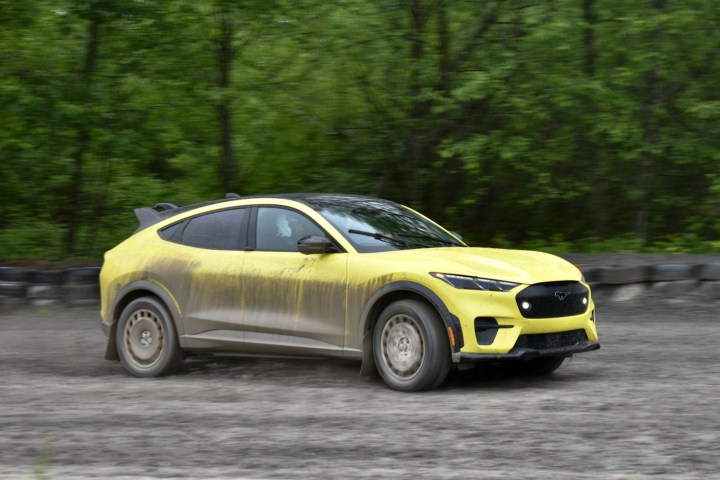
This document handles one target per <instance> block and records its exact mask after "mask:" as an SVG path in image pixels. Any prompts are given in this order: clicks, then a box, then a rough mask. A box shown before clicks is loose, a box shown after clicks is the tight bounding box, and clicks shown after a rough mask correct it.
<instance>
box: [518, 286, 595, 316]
mask: <svg viewBox="0 0 720 480" xmlns="http://www.w3.org/2000/svg"><path fill="white" fill-rule="evenodd" d="M588 297H589V292H588V289H587V288H586V287H585V286H584V285H583V284H581V283H579V282H550V283H538V284H536V285H531V286H529V287H528V288H526V289H525V290H523V291H522V292H520V293H519V294H518V295H517V296H516V297H515V300H516V301H517V304H518V308H519V309H520V313H521V314H522V316H523V317H525V318H553V317H569V316H572V315H580V314H581V313H584V312H585V311H586V310H587V308H588V303H589V298H588Z"/></svg>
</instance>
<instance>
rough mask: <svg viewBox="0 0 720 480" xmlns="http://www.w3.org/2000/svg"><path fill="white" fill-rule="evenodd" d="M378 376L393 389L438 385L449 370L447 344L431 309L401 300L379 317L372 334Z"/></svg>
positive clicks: (420, 304) (444, 334)
mask: <svg viewBox="0 0 720 480" xmlns="http://www.w3.org/2000/svg"><path fill="white" fill-rule="evenodd" d="M373 355H374V357H375V364H376V365H377V369H378V372H379V373H380V376H381V377H382V379H383V380H384V381H385V383H386V384H387V385H388V386H389V387H390V388H393V389H395V390H401V391H406V392H416V391H421V390H431V389H433V388H436V387H437V386H439V385H440V384H441V383H442V382H443V381H444V380H445V378H446V377H447V375H448V372H449V371H450V344H449V340H448V338H447V334H446V333H445V330H444V329H443V326H442V322H441V320H440V318H439V317H438V315H437V313H436V312H435V310H434V309H432V308H431V307H430V306H428V305H427V304H425V303H423V302H420V301H417V300H400V301H397V302H395V303H392V304H390V305H389V306H388V307H387V308H385V310H383V312H382V313H381V314H380V317H379V318H378V321H377V323H376V325H375V330H374V332H373Z"/></svg>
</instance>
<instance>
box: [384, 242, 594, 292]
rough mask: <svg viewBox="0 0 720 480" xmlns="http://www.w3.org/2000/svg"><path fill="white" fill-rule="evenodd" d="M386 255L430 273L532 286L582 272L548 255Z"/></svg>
mask: <svg viewBox="0 0 720 480" xmlns="http://www.w3.org/2000/svg"><path fill="white" fill-rule="evenodd" d="M385 255H393V256H402V257H405V256H408V259H409V258H410V257H411V258H412V259H413V262H414V263H417V264H418V266H419V267H420V266H422V267H423V268H428V269H429V271H434V272H439V273H452V274H457V275H471V276H477V277H481V278H489V279H493V280H504V281H508V282H515V283H522V284H531V283H539V282H555V281H568V280H573V281H578V280H580V279H581V278H582V274H581V273H580V271H579V270H578V269H577V267H575V266H574V265H573V264H571V263H570V262H568V261H566V260H563V259H562V258H560V257H557V256H555V255H551V254H548V253H542V252H534V251H527V250H505V249H495V248H476V247H470V248H452V247H450V248H427V249H417V250H399V251H394V252H387V253H385Z"/></svg>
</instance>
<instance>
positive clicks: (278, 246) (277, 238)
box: [255, 207, 325, 252]
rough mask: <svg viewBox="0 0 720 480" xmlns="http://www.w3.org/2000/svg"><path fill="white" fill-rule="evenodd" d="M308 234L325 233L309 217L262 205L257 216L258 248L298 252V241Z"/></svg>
mask: <svg viewBox="0 0 720 480" xmlns="http://www.w3.org/2000/svg"><path fill="white" fill-rule="evenodd" d="M308 235H325V233H324V232H323V231H322V230H321V229H320V227H318V226H317V225H315V223H313V222H312V221H311V220H310V219H309V218H307V217H306V216H305V215H302V214H301V213H298V212H295V211H293V210H288V209H286V208H273V207H261V208H259V209H258V216H257V236H256V244H255V245H256V248H257V249H258V250H265V251H272V252H297V251H298V249H297V242H298V240H300V239H301V238H305V237H307V236H308Z"/></svg>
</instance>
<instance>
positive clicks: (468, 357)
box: [459, 342, 600, 362]
mask: <svg viewBox="0 0 720 480" xmlns="http://www.w3.org/2000/svg"><path fill="white" fill-rule="evenodd" d="M598 349H600V344H599V343H591V342H583V343H579V344H577V345H573V346H571V347H562V348H549V349H546V350H535V349H532V348H523V349H518V350H515V351H514V352H512V353H502V354H494V353H463V352H460V355H459V358H460V361H461V362H496V361H498V360H532V359H533V358H542V357H569V356H570V355H573V354H575V353H584V352H592V351H593V350H598Z"/></svg>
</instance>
